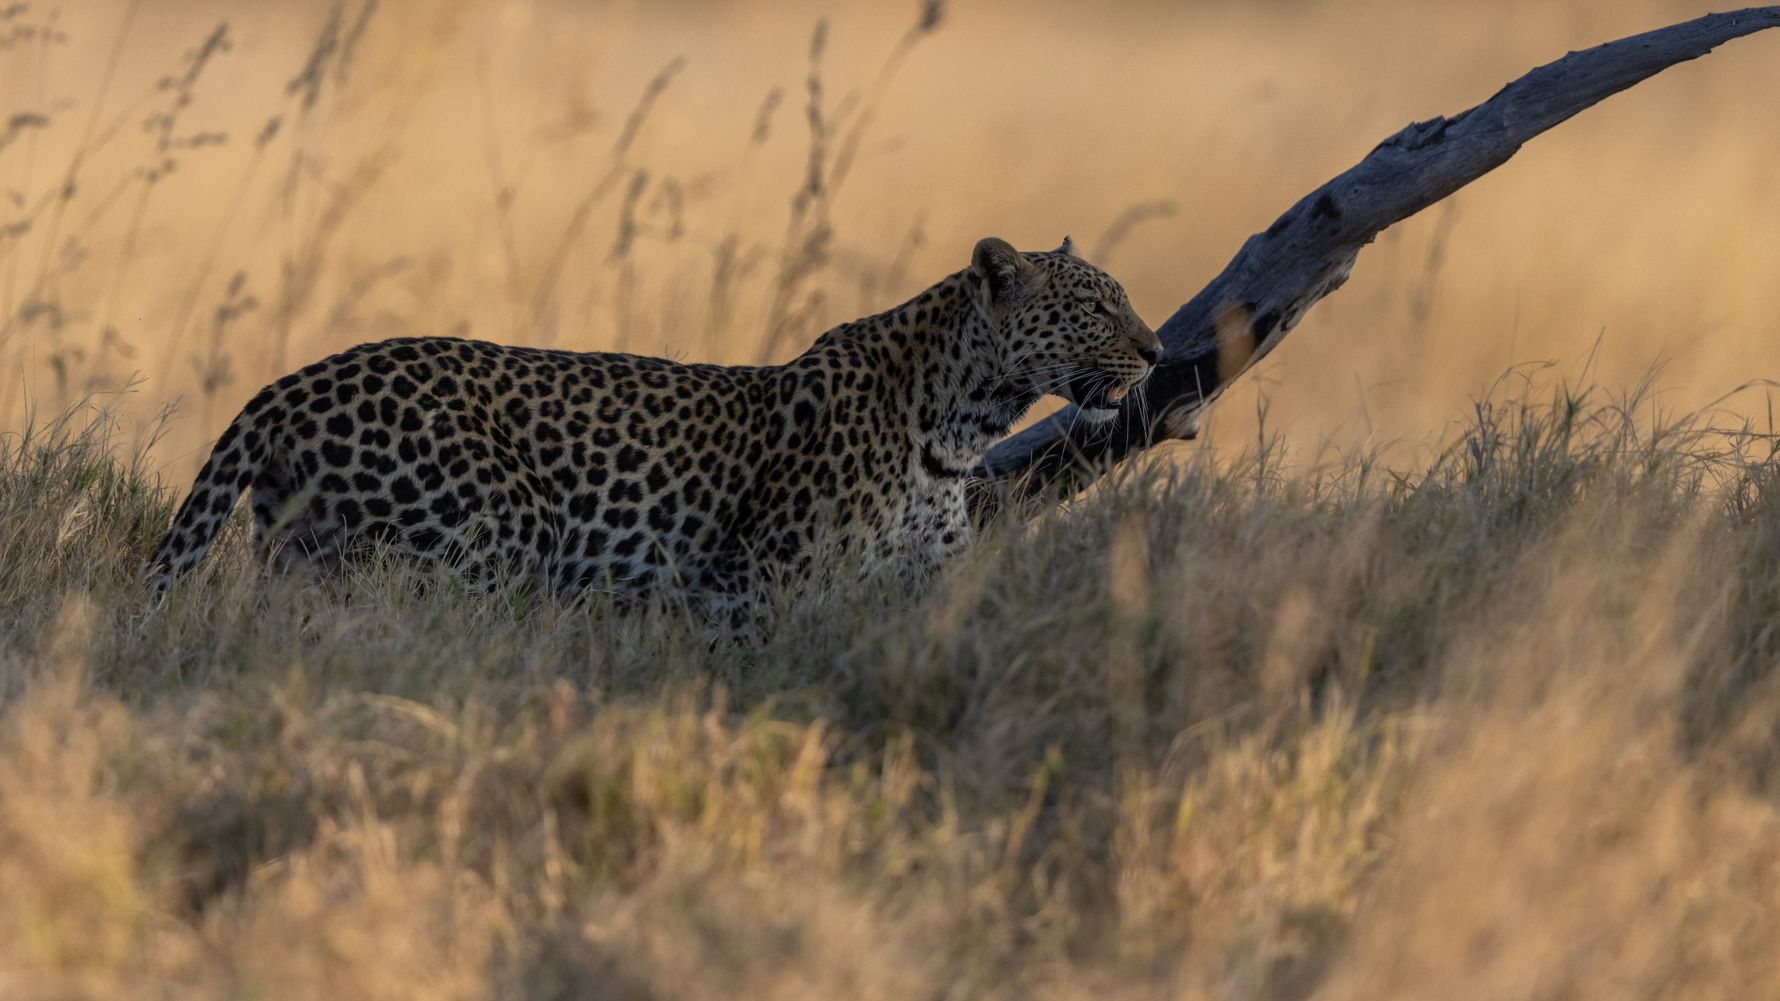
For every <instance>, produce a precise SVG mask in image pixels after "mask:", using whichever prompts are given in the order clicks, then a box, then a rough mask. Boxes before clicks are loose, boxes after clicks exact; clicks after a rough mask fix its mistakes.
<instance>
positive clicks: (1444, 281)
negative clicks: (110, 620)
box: [0, 0, 1780, 480]
mask: <svg viewBox="0 0 1780 1001" xmlns="http://www.w3.org/2000/svg"><path fill="white" fill-rule="evenodd" d="M1703 10H1704V7H1703V5H1700V4H1689V3H1676V2H1658V0H1632V2H1611V3H1609V2H1605V0H1600V2H1567V3H1561V4H1554V3H1548V2H1538V0H1490V2H1472V3H1462V2H1453V3H1411V2H1387V0H1353V2H1342V3H1333V2H1324V3H1318V2H1283V0H1282V2H1265V3H1263V2H1246V3H1238V2H1227V3H1215V2H1204V3H1168V4H1164V3H1148V2H1135V0H1129V2H1113V3H1101V4H1094V5H1092V6H1091V7H1084V6H1083V5H1080V4H1071V3H1061V2H1043V0H1041V2H1025V0H1023V2H1019V3H999V2H973V3H957V4H943V5H941V4H937V3H935V4H930V5H926V6H922V5H917V4H915V3H906V4H905V3H869V4H867V3H836V2H833V0H824V2H814V3H805V2H800V0H793V2H782V3H773V4H747V3H739V2H735V3H717V2H700V3H693V2H675V3H623V2H614V3H597V4H587V3H570V2H566V0H564V2H551V0H498V2H497V0H490V2H482V3H453V2H437V3H431V2H429V3H417V2H406V3H388V2H385V3H377V2H376V0H336V2H321V0H314V2H292V3H282V4H240V3H230V2H220V0H219V2H203V0H186V2H178V3H171V2H152V3H145V2H139V0H81V2H79V3H75V4H62V5H51V4H29V5H22V6H20V7H17V8H14V9H12V10H11V11H10V12H9V13H8V14H7V16H6V19H5V21H4V22H0V38H4V39H5V47H4V48H3V49H0V95H3V97H0V102H3V103H4V108H3V109H0V114H4V115H5V116H6V117H5V118H4V121H5V122H6V125H5V126H4V129H0V195H3V197H0V215H3V220H0V316H3V317H4V319H3V321H0V322H3V326H0V371H4V372H6V373H8V374H7V378H6V379H5V381H4V383H3V384H0V426H4V427H6V428H17V427H19V426H21V425H22V424H23V423H24V422H25V421H26V415H27V413H29V412H30V411H31V410H32V408H33V407H35V408H36V410H37V411H38V412H39V413H44V412H56V411H58V410H59V409H60V408H61V407H62V406H63V405H65V404H66V403H67V402H69V401H70V400H72V399H77V398H79V397H81V396H83V395H85V394H89V393H95V392H97V393H114V392H116V391H119V390H121V389H124V388H126V387H128V389H129V392H128V395H127V396H126V397H124V398H122V399H112V400H111V404H112V406H114V407H115V408H117V409H118V410H120V411H122V412H125V413H128V414H131V415H134V416H135V418H136V419H138V420H140V421H142V422H144V425H145V426H146V422H147V421H148V420H149V418H151V417H152V416H153V415H154V414H155V413H156V412H157V411H158V409H159V408H160V407H161V406H162V405H163V404H166V403H168V402H172V401H178V403H179V409H178V411H177V415H176V417H175V420H174V422H173V424H172V426H171V430H170V431H169V433H168V434H167V436H166V437H165V439H164V440H163V442H162V445H161V447H160V448H159V450H158V451H157V457H158V459H159V461H160V462H162V463H163V464H164V468H165V469H166V470H167V472H168V475H169V476H170V477H171V478H173V479H177V480H182V479H183V478H184V477H185V476H186V475H187V474H189V473H190V472H191V471H192V470H193V469H194V468H195V467H196V465H197V464H198V463H199V462H200V461H201V459H202V455H203V452H204V449H205V447H206V446H207V444H208V443H209V441H211V440H212V439H213V438H214V435H215V434H216V433H217V431H218V430H219V429H220V427H221V425H222V424H223V423H224V422H225V421H226V420H228V419H229V417H230V416H232V414H233V413H234V411H235V409H236V408H237V407H239V405H240V404H241V403H242V402H243V401H244V400H245V399H246V398H247V397H248V396H249V395H250V394H251V393H252V392H253V390H254V389H256V388H257V387H258V386H259V385H261V384H263V383H264V382H266V381H268V380H270V379H272V378H274V377H276V376H278V375H280V374H282V373H283V372H284V371H287V370H289V369H291V368H294V367H296V366H298V365H301V364H306V363H307V362H309V361H312V360H314V359H316V358H319V357H321V356H323V355H325V354H327V353H329V352H332V351H335V350H337V349H340V348H342V347H345V346H347V345H350V344H353V343H356V342H359V341H364V340H371V339H378V338H384V337H391V336H399V335H411V334H423V333H447V332H451V333H460V334H468V335H471V336H476V337H484V338H491V339H496V340H502V341H509V342H516V343H527V344H538V345H551V346H559V347H567V348H574V349H579V350H602V349H622V350H630V351H639V352H647V353H656V354H664V355H669V356H673V357H678V358H688V359H701V360H702V359H713V360H720V361H727V362H744V361H757V360H763V359H768V360H780V359H783V358H786V357H788V356H790V355H791V354H793V353H794V352H795V351H796V350H798V349H799V348H800V347H801V346H802V345H803V344H804V343H806V342H807V341H808V340H810V339H811V338H813V337H814V335H815V334H816V333H819V332H820V331H821V330H823V329H825V328H826V327H828V326H831V325H833V324H835V323H838V322H841V321H843V320H847V319H851V318H854V317H857V316H859V315H863V314H866V313H869V312H875V311H877V310H880V309H883V308H886V307H888V306H891V305H894V304H895V303H896V302H899V301H901V299H903V298H905V297H907V296H908V295H910V294H911V293H913V292H915V291H918V290H919V289H921V288H922V287H924V286H926V285H927V284H930V283H931V282H933V281H935V280H937V279H938V278H940V277H942V276H943V275H945V274H948V273H950V272H951V271H954V270H956V269H957V268H959V267H961V266H962V265H963V264H964V263H965V261H966V256H967V254H968V252H969V248H970V246H971V244H972V243H973V242H974V241H975V240H976V239H977V238H979V237H981V236H984V235H987V234H999V235H1002V236H1004V237H1007V238H1009V239H1010V240H1012V241H1014V242H1015V243H1016V244H1017V245H1019V246H1022V247H1028V248H1034V249H1039V248H1049V247H1051V246H1054V245H1055V244H1056V243H1057V242H1058V241H1059V240H1060V239H1061V237H1062V236H1063V235H1064V234H1070V235H1072V236H1073V237H1074V238H1075V239H1076V241H1077V244H1078V246H1080V247H1082V248H1083V250H1084V251H1085V252H1086V253H1087V254H1088V255H1089V256H1090V257H1092V258H1093V259H1095V260H1096V261H1098V262H1099V263H1101V264H1103V265H1105V266H1106V267H1108V268H1109V270H1111V271H1112V272H1113V273H1114V274H1115V275H1116V276H1117V277H1119V278H1120V279H1121V280H1122V281H1123V282H1124V283H1125V285H1126V287H1127V288H1128V289H1129V291H1130V292H1131V295H1132V297H1133V299H1134V301H1135V302H1136V304H1137V305H1138V308H1139V310H1140V312H1141V313H1142V314H1143V315H1144V316H1145V317H1146V318H1147V319H1149V320H1150V321H1151V322H1152V323H1159V322H1161V320H1162V319H1164V318H1166V316H1167V315H1168V314H1169V313H1170V312H1171V311H1172V310H1173V308H1174V307H1175V306H1176V305H1178V304H1179V303H1180V302H1182V301H1183V300H1184V299H1185V298H1186V297H1188V296H1189V295H1191V294H1192V293H1193V292H1194V291H1196V290H1197V289H1198V288H1199V287H1200V285H1201V284H1203V282H1204V281H1205V280H1207V279H1208V278H1209V277H1210V276H1211V275H1213V274H1215V273H1216V271H1217V270H1218V269H1219V268H1220V267H1222V265H1223V263H1224V262H1225V261H1226V260H1228V258H1229V256H1230V255H1231V254H1232V253H1233V252H1234V251H1235V249H1236V248H1237V247H1238V246H1239V245H1240V243H1241V241H1242V240H1243V239H1244V238H1245V237H1246V236H1247V235H1248V234H1250V233H1252V232H1254V231H1256V230H1258V229H1261V228H1264V227H1265V226H1266V225H1267V224H1268V223H1269V222H1270V221H1271V220H1272V219H1273V218H1274V217H1275V216H1276V215H1277V214H1278V213H1279V212H1280V211H1282V210H1283V209H1284V208H1285V207H1286V206H1288V205H1289V204H1291V202H1292V201H1294V200H1295V199H1296V198H1297V197H1298V196H1299V195H1301V194H1303V193H1304V192H1306V191H1308V190H1310V189H1311V188H1312V187H1314V186H1315V185H1316V184H1318V183H1320V182H1321V181H1323V180H1324V179H1326V178H1328V177H1330V176H1332V175H1333V174H1335V173H1336V172H1338V171H1340V170H1342V169H1345V168H1346V167H1347V166H1348V165H1350V164H1352V163H1353V162H1355V161H1356V160H1358V159H1359V158H1360V157H1361V156H1363V155H1364V154H1365V152H1366V151H1367V150H1368V149H1370V148H1371V146H1372V145H1373V144H1374V143H1376V142H1377V141H1378V140H1379V139H1381V138H1383V137H1384V136H1386V135H1388V134H1390V133H1391V132H1393V131H1395V130H1396V129H1398V128H1400V127H1401V126H1402V125H1403V124H1405V123H1407V122H1409V121H1411V120H1416V119H1421V118H1427V117H1430V116H1433V115H1436V114H1441V113H1450V112H1454V111H1457V110H1459V109H1461V108H1464V107H1467V106H1469V105H1471V104H1473V103H1476V102H1477V101H1479V100H1481V99H1483V98H1485V97H1487V96H1488V95H1489V94H1491V93H1493V92H1494V91H1495V89H1496V88H1497V87H1499V86H1500V85H1501V84H1503V83H1504V82H1506V81H1508V80H1509V79H1512V78H1513V77H1515V76H1517V75H1519V74H1520V73H1521V72H1524V71H1525V70H1526V69H1528V68H1530V67H1532V66H1534V65H1537V64H1540V63H1543V62H1546V61H1549V60H1550V59H1552V58H1555V57H1556V56H1558V55H1560V54H1562V53H1563V52H1565V51H1568V50H1570V49H1574V48H1580V47H1584V46H1588V45H1592V44H1595V43H1598V42H1601V41H1605V40H1608V39H1611V38H1615V37H1619V36H1623V35H1626V34H1630V33H1633V32H1636V31H1639V30H1644V29H1647V28H1650V27H1654V26H1657V25H1659V24H1662V23H1666V22H1670V21H1675V20H1679V19H1683V18H1686V17H1689V16H1693V15H1695V14H1698V13H1701V12H1703ZM1771 48H1772V45H1771V43H1769V42H1768V41H1767V40H1765V39H1756V40H1753V41H1741V42H1734V43H1732V44H1730V45H1729V46H1727V47H1726V48H1725V49H1724V50H1723V51H1720V52H1718V53H1715V54H1713V55H1712V56H1711V57H1710V58H1708V59H1705V60H1703V61H1701V62H1698V63H1695V64H1690V65H1684V66H1681V67H1678V68H1676V69H1673V70H1671V71H1669V72H1667V73H1665V74H1663V75H1662V76H1661V77H1660V78H1658V79H1656V80H1653V81H1650V82H1648V83H1646V84H1644V85H1642V86H1640V87H1638V88H1636V89H1634V90H1633V91H1631V92H1629V93H1627V94H1624V95H1621V96H1619V97H1616V98H1614V99H1612V100H1610V101H1608V102H1607V103H1606V104H1605V105H1604V106H1602V107H1599V108H1596V109H1594V110H1591V111H1589V112H1588V113H1586V114H1585V115H1583V116H1582V117H1581V118H1580V119H1578V120H1575V121H1573V122H1571V123H1569V124H1566V125H1564V126H1563V127H1561V128H1559V129H1557V130H1555V131H1554V132H1553V133H1552V134H1550V135H1548V136H1545V137H1542V138H1540V139H1539V140H1537V141H1535V142H1534V143H1532V144H1531V146H1530V147H1529V148H1527V149H1526V150H1524V151H1523V152H1522V153H1521V155H1520V156H1519V157H1517V158H1516V159H1515V160H1514V161H1512V162H1511V163H1510V164H1509V165H1508V166H1507V167H1505V168H1504V169H1502V170H1500V171H1498V172H1497V173H1495V174H1493V175H1491V176H1489V177H1486V178H1485V179H1484V180H1482V181H1480V182H1478V183H1477V184H1475V185H1473V186H1471V187H1469V188H1467V189H1465V190H1464V191H1462V192H1461V193H1459V194H1458V195H1457V196H1456V197H1454V198H1452V199H1450V200H1449V201H1448V202H1446V203H1444V204H1442V205H1440V206H1437V207H1435V208H1434V209H1431V210H1429V211H1428V212H1426V213H1424V214H1423V215H1422V216H1420V217H1418V218H1415V219H1413V220H1411V221H1409V222H1407V223H1405V224H1403V225H1401V226H1398V227H1396V228H1394V229H1392V230H1389V231H1387V232H1386V233H1385V235H1384V236H1383V237H1382V238H1381V239H1380V240H1379V242H1378V244H1377V245H1376V246H1374V247H1373V248H1371V249H1369V250H1368V251H1367V252H1366V253H1365V254H1364V255H1363V256H1362V257H1361V259H1360V263H1359V266H1358V267H1357V269H1356V270H1355V273H1354V278H1353V281H1352V282H1351V283H1350V284H1349V285H1348V286H1347V287H1346V288H1345V289H1343V290H1342V291H1341V292H1340V293H1338V294H1337V295H1335V296H1334V297H1332V298H1331V299H1330V300H1328V301H1327V302H1325V303H1324V304H1323V305H1322V306H1320V307H1319V308H1318V309H1316V310H1315V311H1314V312H1313V313H1312V314H1311V316H1310V317H1309V319H1308V320H1307V321H1306V323H1305V324H1304V325H1303V326H1302V327H1301V328H1300V329H1299V330H1298V331H1296V332H1295V333H1294V334H1293V336H1292V337H1291V338H1290V339H1289V340H1288V341H1287V342H1286V343H1285V345H1284V346H1283V347H1282V348H1281V349H1280V350H1279V351H1277V352H1276V353H1275V354H1274V355H1273V356H1272V357H1271V358H1269V359H1268V360H1267V362H1266V363H1265V364H1264V365H1262V366H1261V367H1260V369H1259V370H1258V371H1257V372H1255V373H1253V374H1251V375H1249V376H1247V377H1245V378H1244V379H1243V380H1242V381H1241V383H1240V384H1239V386H1238V387H1236V389H1235V390H1234V391H1233V392H1231V393H1230V395H1229V396H1228V397H1226V398H1225V400H1224V401H1223V402H1222V403H1221V404H1220V405H1219V406H1218V407H1217V408H1216V410H1215V412H1214V414H1213V417H1212V420H1211V421H1210V426H1209V430H1208V433H1207V434H1206V436H1205V437H1204V439H1202V441H1201V442H1200V443H1199V444H1198V445H1196V446H1191V447H1196V448H1210V449H1216V450H1223V451H1225V452H1229V451H1234V450H1239V449H1241V448H1243V447H1245V446H1246V445H1247V444H1249V443H1251V442H1252V441H1253V440H1254V435H1255V430H1256V423H1257V420H1258V419H1260V417H1259V411H1260V409H1261V408H1262V406H1263V405H1264V407H1265V421H1266V425H1267V427H1268V429H1269V430H1270V431H1272V432H1277V433H1279V434H1281V435H1282V436H1283V438H1284V440H1285V441H1286V443H1287V444H1289V445H1291V446H1292V453H1293V454H1294V455H1297V456H1299V457H1309V456H1315V455H1318V454H1321V450H1322V449H1324V447H1325V446H1334V447H1336V448H1339V449H1344V450H1345V449H1351V448H1353V447H1354V446H1357V445H1362V444H1364V445H1369V446H1383V447H1385V448H1386V452H1387V455H1388V454H1393V453H1395V454H1398V455H1399V456H1400V461H1403V462H1410V461H1413V459H1414V458H1415V457H1416V455H1417V453H1418V450H1419V449H1420V448H1421V447H1422V446H1424V445H1425V444H1426V443H1427V442H1429V441H1431V440H1433V439H1435V438H1436V437H1438V436H1441V435H1444V434H1445V433H1446V432H1447V431H1449V430H1450V427H1451V423H1452V421H1453V420H1454V419H1455V418H1458V417H1460V416H1462V415H1463V414H1465V413H1466V412H1467V411H1468V410H1469V406H1470V403H1471V401H1472V400H1473V399H1474V398H1475V397H1477V396H1479V395H1481V394H1482V393H1484V392H1485V391H1486V390H1487V389H1488V387H1489V386H1490V385H1491V384H1492V383H1493V382H1495V380H1496V379H1497V378H1498V377H1500V376H1501V375H1502V374H1503V373H1504V372H1505V371H1507V370H1508V369H1510V367H1512V366H1517V365H1521V364H1523V363H1535V362H1546V361H1551V362H1556V363H1558V365H1559V366H1560V367H1561V368H1562V370H1563V371H1565V372H1569V373H1583V372H1585V371H1586V373H1587V375H1588V376H1589V377H1590V378H1591V379H1592V380H1594V381H1598V382H1601V383H1603V384H1606V385H1609V386H1612V385H1618V384H1626V383H1632V382H1636V381H1638V380H1640V379H1641V378H1643V377H1644V376H1646V375H1649V374H1651V373H1652V371H1653V368H1654V369H1656V379H1657V385H1658V386H1659V388H1660V390H1661V393H1660V394H1659V397H1658V399H1659V400H1660V401H1661V403H1662V404H1664V405H1667V406H1672V407H1675V408H1680V409H1691V408H1694V407H1698V406H1701V405H1705V404H1708V403H1711V402H1713V401H1715V400H1718V399H1719V398H1720V397H1721V396H1723V395H1724V394H1726V393H1727V392H1729V391H1731V390H1733V389H1735V388H1736V387H1738V386H1740V385H1742V384H1744V383H1747V382H1749V381H1751V380H1759V379H1765V378H1769V377H1774V376H1780V342H1776V340H1775V338H1774V337H1773V335H1774V333H1775V323H1774V320H1773V317H1775V316H1776V315H1780V281H1776V280H1775V276H1776V275H1780V238H1776V231H1777V229H1780V183H1776V168H1775V166H1774V165H1775V163H1776V162H1780V115H1776V114H1774V113H1773V95H1774V94H1776V93H1780V59H1776V58H1774V55H1773V52H1772V51H1771ZM812 56H813V57H814V58H812ZM812 88H813V89H812ZM812 185H813V186H812ZM1591 361H1592V368H1589V367H1588V366H1589V365H1590V363H1591ZM1728 405H1729V406H1731V407H1732V408H1734V409H1738V412H1739V413H1742V414H1745V415H1748V416H1751V417H1753V418H1754V419H1755V420H1756V421H1757V422H1758V423H1763V422H1765V420H1766V407H1767V401H1766V397H1765V395H1764V394H1763V393H1761V392H1751V393H1746V394H1743V395H1740V396H1735V397H1733V398H1732V399H1731V400H1730V401H1729V402H1728Z"/></svg>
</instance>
